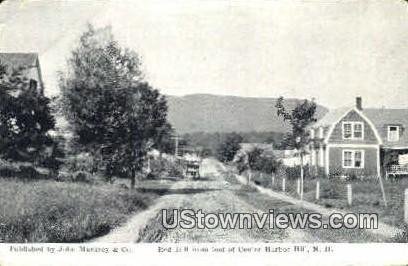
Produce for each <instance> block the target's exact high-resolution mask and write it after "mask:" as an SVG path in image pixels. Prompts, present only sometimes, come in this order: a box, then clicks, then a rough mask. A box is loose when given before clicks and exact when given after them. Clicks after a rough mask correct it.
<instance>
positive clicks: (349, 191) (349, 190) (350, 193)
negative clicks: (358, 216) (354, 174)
mask: <svg viewBox="0 0 408 266" xmlns="http://www.w3.org/2000/svg"><path fill="white" fill-rule="evenodd" d="M347 203H348V205H349V206H351V204H352V203H353V189H352V187H351V184H347Z"/></svg>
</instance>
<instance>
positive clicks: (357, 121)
mask: <svg viewBox="0 0 408 266" xmlns="http://www.w3.org/2000/svg"><path fill="white" fill-rule="evenodd" d="M407 129H408V109H386V108H363V106H362V98H361V97H357V98H356V105H355V106H353V107H347V108H338V109H334V110H331V111H329V112H328V113H327V114H326V115H325V116H324V117H323V118H322V119H320V120H318V121H317V122H316V123H315V124H314V125H312V126H311V128H310V138H311V143H310V147H309V149H310V157H311V160H310V161H311V162H310V163H311V165H312V166H315V167H317V168H319V167H320V168H322V169H324V172H325V173H326V175H327V176H333V177H335V176H343V177H350V176H356V177H377V176H380V175H385V174H387V173H388V172H387V171H390V169H396V168H395V167H397V166H398V156H400V155H403V154H408V131H407ZM407 169H408V168H407ZM407 174H408V172H407Z"/></svg>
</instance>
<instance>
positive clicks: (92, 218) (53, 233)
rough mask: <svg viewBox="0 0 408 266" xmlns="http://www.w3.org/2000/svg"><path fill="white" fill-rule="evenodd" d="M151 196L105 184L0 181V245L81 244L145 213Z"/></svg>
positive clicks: (152, 197) (151, 198)
mask: <svg viewBox="0 0 408 266" xmlns="http://www.w3.org/2000/svg"><path fill="white" fill-rule="evenodd" d="M153 199H154V196H153V195H152V194H145V193H140V192H136V191H129V190H125V189H121V188H119V187H115V186H110V185H103V186H102V185H88V184H76V183H62V182H56V181H51V180H40V181H35V182H29V183H26V182H22V181H20V180H5V179H3V180H0V202H2V209H3V211H2V212H0V221H1V223H0V242H19V243H23V242H51V243H55V242H83V241H85V240H88V239H91V238H94V237H97V236H101V235H103V234H106V233H107V232H109V230H111V229H112V228H114V227H116V226H118V225H120V224H121V223H122V222H124V221H125V220H126V218H127V217H128V215H130V214H131V213H133V212H135V211H139V210H142V209H145V208H146V207H147V206H148V205H149V204H150V202H151V201H152V200H153Z"/></svg>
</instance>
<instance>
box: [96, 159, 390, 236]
mask: <svg viewBox="0 0 408 266" xmlns="http://www.w3.org/2000/svg"><path fill="white" fill-rule="evenodd" d="M201 175H202V178H201V179H200V180H197V181H195V180H185V181H184V180H183V181H179V182H176V183H175V184H174V185H173V186H172V187H171V188H170V189H169V190H168V193H167V195H165V196H163V197H161V198H159V200H158V201H157V202H156V203H155V204H154V205H153V206H151V207H150V208H149V209H147V210H146V211H144V212H141V213H139V214H137V215H136V216H134V217H133V218H131V219H130V220H129V221H128V223H127V224H126V225H124V226H123V227H121V228H118V229H116V230H114V231H112V232H111V233H110V234H108V235H107V236H105V237H102V238H99V239H97V241H102V242H194V243H202V242H378V241H386V239H380V238H379V237H378V236H375V235H373V234H370V233H369V232H367V231H365V230H354V229H353V230H350V229H344V230H334V229H285V230H283V229H270V228H264V229H259V228H257V227H256V226H255V227H254V228H252V229H248V228H245V229H226V230H224V229H221V228H215V229H198V228H193V229H182V228H180V227H177V228H174V229H165V228H164V227H163V225H162V210H163V209H168V210H173V209H192V210H194V211H198V210H202V212H203V213H266V212H268V211H269V209H274V212H275V213H277V212H285V213H288V212H307V210H305V209H302V208H301V207H299V206H297V205H294V204H291V203H287V202H285V201H282V200H279V199H276V198H272V197H269V196H266V195H263V194H261V193H259V192H258V191H257V190H255V189H252V188H250V187H247V186H245V185H242V184H241V183H240V182H238V181H237V180H236V179H235V177H234V176H233V175H232V174H231V173H229V172H228V170H227V169H226V168H225V167H223V165H222V164H220V163H219V162H217V161H215V160H209V159H208V160H204V161H203V164H202V171H201Z"/></svg>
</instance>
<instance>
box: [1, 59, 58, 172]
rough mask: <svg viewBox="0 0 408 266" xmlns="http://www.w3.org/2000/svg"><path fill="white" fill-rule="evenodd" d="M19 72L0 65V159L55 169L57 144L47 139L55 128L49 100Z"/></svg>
mask: <svg viewBox="0 0 408 266" xmlns="http://www.w3.org/2000/svg"><path fill="white" fill-rule="evenodd" d="M22 72H23V69H12V68H11V67H10V68H7V67H6V66H4V65H2V64H1V62H0V156H1V157H2V158H4V159H10V160H14V161H24V162H32V163H34V164H36V165H43V166H44V165H45V166H49V167H51V168H58V166H59V164H60V162H58V161H56V160H54V159H55V158H54V155H55V152H56V148H57V143H56V141H55V140H54V139H53V138H52V137H51V135H50V131H51V130H53V129H54V127H55V120H54V118H53V116H52V114H51V109H50V106H49V104H50V99H49V98H47V97H46V96H44V95H43V94H42V93H39V92H38V90H37V87H36V86H35V87H33V86H32V85H33V84H36V83H33V82H31V80H29V79H28V78H26V77H25V76H24V75H23V74H22Z"/></svg>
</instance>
